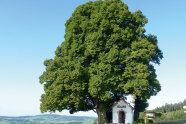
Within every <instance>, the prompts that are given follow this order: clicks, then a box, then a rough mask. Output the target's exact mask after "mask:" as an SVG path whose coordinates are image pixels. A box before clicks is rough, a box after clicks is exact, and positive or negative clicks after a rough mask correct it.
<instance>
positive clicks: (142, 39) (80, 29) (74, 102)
mask: <svg viewBox="0 0 186 124" xmlns="http://www.w3.org/2000/svg"><path fill="white" fill-rule="evenodd" d="M146 23H147V18H146V17H145V16H144V15H143V14H142V12H141V11H140V10H139V11H136V12H130V11H129V10H128V6H127V5H126V4H125V3H123V2H122V1H121V0H104V1H101V0H100V1H94V2H92V1H90V2H87V3H86V4H83V5H80V6H79V7H77V8H76V10H75V11H74V13H73V14H72V16H71V17H70V18H69V20H67V22H66V24H65V26H66V30H65V41H64V42H62V44H61V45H60V46H58V47H57V49H56V51H55V58H53V59H49V60H45V62H44V65H45V66H46V70H45V71H44V72H43V74H42V75H41V76H40V83H41V84H44V91H45V93H44V94H42V96H41V111H42V112H46V111H50V112H53V111H56V110H58V111H62V110H64V109H67V110H69V111H70V112H71V113H74V112H77V111H88V110H96V112H97V113H98V117H99V112H105V111H106V109H107V107H108V106H110V105H112V104H113V103H114V102H115V100H118V99H120V97H124V96H126V95H129V94H132V95H134V96H137V97H140V100H144V101H145V100H146V99H149V98H150V96H152V95H156V94H157V92H159V91H160V89H161V87H160V84H159V81H158V80H157V79H156V73H155V69H154V67H153V63H154V64H160V59H161V58H162V57H163V56H162V52H161V50H160V49H159V48H158V45H157V38H156V36H154V35H146V34H145V29H144V26H145V24H146Z"/></svg>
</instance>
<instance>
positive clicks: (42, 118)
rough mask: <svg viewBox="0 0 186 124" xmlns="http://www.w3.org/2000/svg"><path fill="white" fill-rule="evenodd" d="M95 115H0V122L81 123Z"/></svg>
mask: <svg viewBox="0 0 186 124" xmlns="http://www.w3.org/2000/svg"><path fill="white" fill-rule="evenodd" d="M95 119H96V117H86V116H65V115H56V114H44V115H36V116H19V117H8V116H0V124H81V123H88V122H93V121H94V120H95Z"/></svg>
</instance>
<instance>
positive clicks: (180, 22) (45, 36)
mask: <svg viewBox="0 0 186 124" xmlns="http://www.w3.org/2000/svg"><path fill="white" fill-rule="evenodd" d="M87 1H88V0H68V1H67V0H66V1H65V0H53V1H51V0H0V116H4V115H8V116H21V115H36V114H40V110H39V106H40V101H39V99H40V95H41V94H42V93H43V86H42V85H41V84H40V83H39V80H38V77H39V76H40V75H41V74H42V72H43V71H44V69H45V67H44V66H43V61H44V60H45V59H49V58H53V57H54V51H55V49H56V47H57V46H58V45H60V44H61V42H63V41H64V34H65V26H64V24H65V22H66V20H68V18H69V17H70V16H71V15H72V12H73V11H74V10H75V8H76V7H77V6H78V5H81V4H83V3H86V2H87ZM124 2H125V3H126V4H128V6H129V9H130V10H131V11H136V10H138V9H140V10H141V11H142V12H143V14H144V15H145V16H146V17H147V18H148V20H149V22H148V24H147V25H146V26H145V28H146V31H147V34H148V33H151V34H154V35H157V37H158V41H159V47H160V49H161V50H162V51H163V53H164V59H163V60H162V61H161V64H160V66H155V67H156V70H157V75H158V80H159V81H160V83H161V86H162V91H160V92H159V93H158V95H157V96H153V97H151V99H150V100H149V103H150V105H149V109H152V108H155V107H157V106H161V105H163V104H165V103H176V102H180V101H183V100H184V99H186V76H185V74H186V49H185V46H186V8H185V5H186V1H185V0H179V1H176V0H163V1H162V0H140V1H139V0H124ZM129 102H130V101H129ZM60 114H68V112H67V111H64V112H62V113H60ZM76 115H95V114H93V113H92V112H89V113H77V114H76Z"/></svg>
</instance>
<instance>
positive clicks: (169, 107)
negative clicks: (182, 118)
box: [153, 100, 186, 113]
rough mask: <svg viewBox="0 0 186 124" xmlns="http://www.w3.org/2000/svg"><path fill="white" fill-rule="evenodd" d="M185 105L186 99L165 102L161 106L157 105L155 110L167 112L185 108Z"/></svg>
mask: <svg viewBox="0 0 186 124" xmlns="http://www.w3.org/2000/svg"><path fill="white" fill-rule="evenodd" d="M183 106H186V100H184V101H183V102H179V103H175V104H165V105H163V106H161V107H157V108H156V109H154V110H153V111H154V112H161V113H167V112H173V111H178V110H183Z"/></svg>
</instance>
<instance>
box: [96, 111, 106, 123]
mask: <svg viewBox="0 0 186 124" xmlns="http://www.w3.org/2000/svg"><path fill="white" fill-rule="evenodd" d="M97 114H98V124H107V118H106V111H104V110H100V109H98V110H97Z"/></svg>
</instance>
